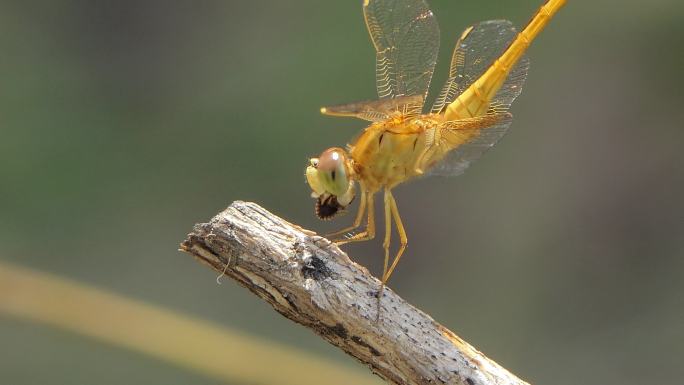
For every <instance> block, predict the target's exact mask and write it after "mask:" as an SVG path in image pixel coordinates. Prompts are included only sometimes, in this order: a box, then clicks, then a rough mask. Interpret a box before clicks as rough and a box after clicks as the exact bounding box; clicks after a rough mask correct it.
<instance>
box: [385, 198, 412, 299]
mask: <svg viewBox="0 0 684 385" xmlns="http://www.w3.org/2000/svg"><path fill="white" fill-rule="evenodd" d="M388 195H389V199H390V208H391V210H392V217H393V218H394V223H395V224H396V225H397V232H398V233H399V241H400V244H399V251H397V255H396V256H395V257H394V261H392V266H390V268H389V270H388V271H387V272H386V273H385V274H383V276H382V284H383V286H384V285H385V284H386V283H387V280H389V277H390V276H391V275H392V272H393V271H394V268H395V267H397V263H399V259H400V258H401V255H402V254H404V250H406V245H408V237H407V236H406V231H405V230H404V224H403V223H402V222H401V217H400V216H399V209H398V208H397V201H395V200H394V196H392V193H391V192H389V194H388Z"/></svg>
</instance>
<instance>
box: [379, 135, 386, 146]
mask: <svg viewBox="0 0 684 385" xmlns="http://www.w3.org/2000/svg"><path fill="white" fill-rule="evenodd" d="M384 137H385V133H384V132H383V133H382V134H380V137H379V138H378V146H379V145H381V144H382V139H383V138H384Z"/></svg>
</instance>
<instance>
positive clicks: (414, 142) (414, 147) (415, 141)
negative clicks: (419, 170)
mask: <svg viewBox="0 0 684 385" xmlns="http://www.w3.org/2000/svg"><path fill="white" fill-rule="evenodd" d="M417 144H418V137H416V140H414V141H413V151H416V145H417Z"/></svg>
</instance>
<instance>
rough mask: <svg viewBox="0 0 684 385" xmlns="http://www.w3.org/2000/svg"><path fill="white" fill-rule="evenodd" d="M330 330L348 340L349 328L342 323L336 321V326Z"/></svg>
mask: <svg viewBox="0 0 684 385" xmlns="http://www.w3.org/2000/svg"><path fill="white" fill-rule="evenodd" d="M330 330H331V331H332V332H333V333H335V334H336V335H337V336H339V337H340V338H342V339H343V340H346V339H347V337H348V336H349V334H348V333H347V329H346V328H345V327H344V325H342V324H341V323H336V324H335V326H333V327H331V328H330Z"/></svg>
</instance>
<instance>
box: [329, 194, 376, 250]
mask: <svg viewBox="0 0 684 385" xmlns="http://www.w3.org/2000/svg"><path fill="white" fill-rule="evenodd" d="M365 213H366V190H363V189H362V190H361V202H360V203H359V211H357V212H356V218H355V219H354V223H353V224H352V225H351V226H349V227H345V228H343V229H342V230H340V231H335V232H334V233H330V234H326V235H325V237H326V238H331V237H334V236H337V235H344V234H346V233H348V232H350V231H352V230H355V229H356V228H358V227H359V226H361V221H363V215H364V214H365Z"/></svg>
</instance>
